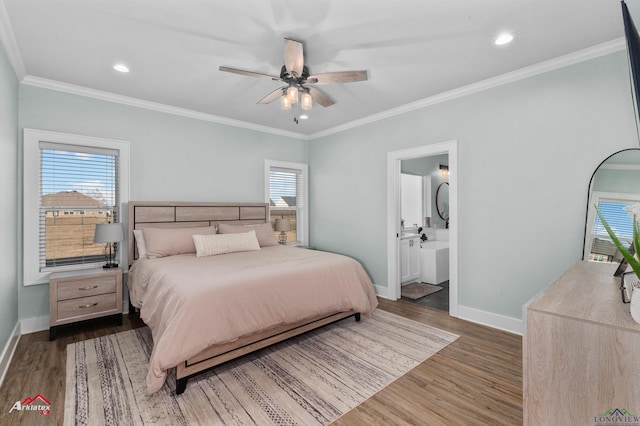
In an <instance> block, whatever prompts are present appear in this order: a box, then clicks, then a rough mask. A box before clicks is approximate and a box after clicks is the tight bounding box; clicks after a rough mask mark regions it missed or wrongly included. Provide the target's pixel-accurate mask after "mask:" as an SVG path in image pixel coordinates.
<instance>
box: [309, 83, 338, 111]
mask: <svg viewBox="0 0 640 426" xmlns="http://www.w3.org/2000/svg"><path fill="white" fill-rule="evenodd" d="M307 89H309V94H310V95H311V97H312V98H313V103H315V104H318V105H321V106H323V107H329V106H331V105H333V104H335V101H334V100H333V99H331V98H330V97H329V95H327V94H326V93H324V92H323V91H322V90H320V89H317V88H315V87H307Z"/></svg>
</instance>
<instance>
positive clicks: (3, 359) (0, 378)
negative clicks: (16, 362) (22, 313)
mask: <svg viewBox="0 0 640 426" xmlns="http://www.w3.org/2000/svg"><path fill="white" fill-rule="evenodd" d="M18 341H20V321H18V322H17V323H16V326H15V327H14V328H13V332H11V337H10V338H9V341H8V342H7V344H6V345H5V346H4V349H3V350H2V354H1V355H0V386H2V382H4V377H5V376H6V374H7V371H8V370H9V365H10V364H11V359H12V358H13V354H14V353H15V351H16V348H17V347H18Z"/></svg>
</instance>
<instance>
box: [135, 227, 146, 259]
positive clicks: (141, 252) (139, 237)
mask: <svg viewBox="0 0 640 426" xmlns="http://www.w3.org/2000/svg"><path fill="white" fill-rule="evenodd" d="M133 236H134V237H135V240H136V247H137V248H138V259H146V258H147V245H146V244H145V243H144V234H143V233H142V229H134V230H133Z"/></svg>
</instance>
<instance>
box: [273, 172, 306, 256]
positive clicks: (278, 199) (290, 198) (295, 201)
mask: <svg viewBox="0 0 640 426" xmlns="http://www.w3.org/2000/svg"><path fill="white" fill-rule="evenodd" d="M306 171H307V167H306V164H296V163H286V162H271V161H269V160H267V188H266V191H267V199H268V202H269V205H270V212H271V224H272V226H274V227H275V220H276V219H278V218H285V219H289V222H290V226H291V230H290V231H288V232H287V233H286V234H287V241H288V242H289V243H297V244H304V245H306V244H307V242H308V237H307V235H308V224H307V212H306V200H307V194H306V192H307V176H306ZM278 234H279V233H278V232H276V236H277V235H278Z"/></svg>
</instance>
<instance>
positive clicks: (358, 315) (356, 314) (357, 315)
mask: <svg viewBox="0 0 640 426" xmlns="http://www.w3.org/2000/svg"><path fill="white" fill-rule="evenodd" d="M354 317H356V322H357V321H360V312H356V313H355V315H354Z"/></svg>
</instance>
